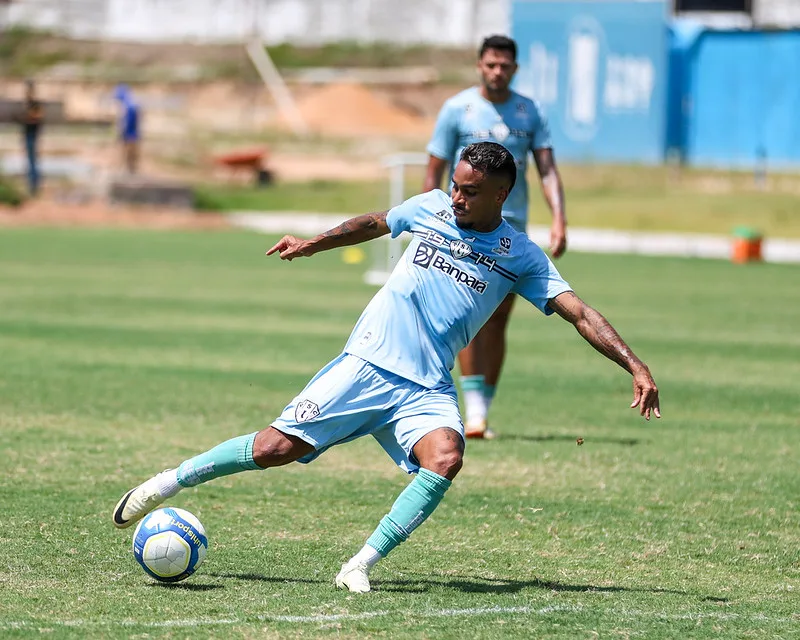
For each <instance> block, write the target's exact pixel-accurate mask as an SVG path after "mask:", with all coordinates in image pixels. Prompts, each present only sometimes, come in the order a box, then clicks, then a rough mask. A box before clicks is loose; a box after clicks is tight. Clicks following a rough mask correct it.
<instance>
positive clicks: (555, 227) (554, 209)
mask: <svg viewBox="0 0 800 640" xmlns="http://www.w3.org/2000/svg"><path fill="white" fill-rule="evenodd" d="M533 159H534V160H535V161H536V169H537V170H538V171H539V178H540V179H541V183H542V193H543V194H544V198H545V200H547V206H548V207H550V212H551V213H552V214H553V223H552V225H551V226H550V253H551V254H552V255H553V257H554V258H559V257H561V256H562V255H564V252H565V251H566V250H567V213H566V210H565V204H564V185H563V183H562V182H561V174H559V172H558V167H556V159H555V156H554V155H553V150H552V149H550V148H545V149H535V150H534V152H533Z"/></svg>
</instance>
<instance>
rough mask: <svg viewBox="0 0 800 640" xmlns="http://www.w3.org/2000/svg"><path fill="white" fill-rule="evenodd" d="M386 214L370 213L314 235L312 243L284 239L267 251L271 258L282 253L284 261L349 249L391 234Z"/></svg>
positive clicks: (286, 237) (293, 238)
mask: <svg viewBox="0 0 800 640" xmlns="http://www.w3.org/2000/svg"><path fill="white" fill-rule="evenodd" d="M387 213H388V212H387V211H382V212H380V213H367V214H364V215H363V216H357V217H355V218H350V219H349V220H345V221H344V222H343V223H342V224H340V225H339V226H338V227H334V228H333V229H331V230H330V231H326V232H325V233H321V234H319V235H318V236H314V237H313V238H311V239H309V240H303V239H301V238H297V237H295V236H283V238H281V239H280V240H279V241H278V243H277V244H276V245H275V246H274V247H272V248H271V249H270V250H269V251H267V255H268V256H271V255H272V254H273V253H275V252H276V251H277V252H279V254H280V257H281V260H292V259H293V258H300V257H309V256H313V255H314V254H315V253H319V252H320V251H327V250H328V249H336V248H337V247H347V246H349V245H351V244H359V243H361V242H366V241H367V240H372V239H374V238H380V237H381V236H385V235H386V234H387V233H389V225H387V224H386V214H387Z"/></svg>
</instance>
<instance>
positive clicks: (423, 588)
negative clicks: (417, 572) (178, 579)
mask: <svg viewBox="0 0 800 640" xmlns="http://www.w3.org/2000/svg"><path fill="white" fill-rule="evenodd" d="M206 575H210V576H211V577H213V578H225V579H232V580H245V581H254V582H274V583H299V584H302V583H305V584H329V583H330V584H332V583H333V580H332V579H331V580H319V579H310V578H286V577H281V576H265V575H261V574H258V573H212V574H206ZM372 583H373V586H374V587H375V588H377V589H379V590H380V591H387V592H397V593H426V592H428V591H431V590H433V589H452V590H454V591H461V592H463V593H519V592H520V591H523V590H525V589H547V590H548V591H563V592H575V593H665V594H672V595H678V596H688V595H690V594H688V593H687V592H686V591H678V590H674V589H660V588H658V587H654V588H646V587H641V588H640V587H613V586H612V587H598V586H596V585H592V584H564V583H562V582H555V581H553V580H540V579H539V578H534V579H533V580H508V579H503V578H483V577H481V576H454V577H452V578H450V577H447V578H431V577H429V576H420V578H419V579H407V580H380V579H378V580H372ZM187 586H189V585H187ZM701 600H703V601H711V602H727V600H726V599H725V598H717V597H714V596H705V597H703V598H701Z"/></svg>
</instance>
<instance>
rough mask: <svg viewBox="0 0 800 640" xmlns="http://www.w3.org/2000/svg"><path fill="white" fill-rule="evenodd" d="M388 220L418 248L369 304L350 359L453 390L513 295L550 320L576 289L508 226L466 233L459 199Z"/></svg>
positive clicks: (417, 200) (398, 210)
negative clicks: (475, 346) (470, 352)
mask: <svg viewBox="0 0 800 640" xmlns="http://www.w3.org/2000/svg"><path fill="white" fill-rule="evenodd" d="M386 222H387V224H388V225H389V228H390V229H391V232H392V237H397V236H398V235H399V234H400V233H402V232H403V231H408V232H411V233H412V234H413V239H412V241H411V244H410V245H409V246H408V248H407V249H406V251H405V253H404V254H403V256H402V258H401V259H400V262H399V263H398V264H397V266H396V267H395V269H394V271H393V272H392V274H391V276H390V277H389V280H388V281H387V283H386V284H385V285H384V286H383V288H381V290H380V291H378V293H377V294H376V295H375V297H374V298H373V299H372V301H371V302H370V303H369V305H367V308H366V309H365V310H364V313H362V314H361V317H360V318H359V320H358V323H357V324H356V326H355V328H354V329H353V333H352V334H351V335H350V339H349V340H348V342H347V345H346V346H345V353H349V354H352V355H355V356H358V357H359V358H362V359H363V360H366V361H367V362H370V363H372V364H373V365H375V366H377V367H380V368H382V369H385V370H386V371H390V372H392V373H395V374H397V375H399V376H402V377H403V378H405V379H407V380H411V381H413V382H416V383H417V384H419V385H421V386H423V387H426V388H429V389H433V388H436V387H438V386H441V385H442V384H445V385H448V384H452V377H451V375H450V370H451V369H452V368H453V365H454V362H455V357H456V354H457V353H458V352H459V351H461V349H463V348H464V347H465V346H466V345H467V344H468V343H469V342H470V341H471V340H472V338H473V337H474V336H475V334H476V333H477V332H478V330H479V329H480V328H481V326H483V324H484V323H485V322H486V321H487V320H488V319H489V317H490V316H491V315H492V313H493V312H494V310H495V309H496V308H497V307H498V306H499V305H500V303H501V302H502V301H503V299H504V298H505V297H506V296H507V295H508V294H509V293H518V294H519V295H521V296H522V297H523V298H525V299H526V300H528V301H530V302H531V303H533V304H534V305H535V306H536V307H537V308H538V309H539V310H540V311H542V312H543V313H545V314H547V315H549V314H550V313H552V310H551V309H550V308H549V307H548V306H547V302H548V300H550V299H552V298H554V297H556V296H557V295H558V294H560V293H563V292H565V291H570V290H571V289H570V286H569V285H568V284H567V283H566V282H565V281H564V280H563V279H562V278H561V275H560V274H559V273H558V271H557V270H556V268H555V266H554V265H553V263H552V262H551V261H550V259H549V258H548V257H547V256H546V255H545V254H544V252H543V251H542V250H541V249H540V248H539V247H538V246H536V245H535V244H534V243H533V242H531V240H530V239H529V238H528V236H527V235H526V234H524V233H520V232H518V231H516V230H515V229H514V228H513V227H512V226H511V225H509V224H508V222H506V221H503V222H502V223H501V224H500V226H499V227H498V228H497V229H495V230H494V231H492V232H490V233H477V232H475V231H473V230H464V229H460V228H459V227H458V226H457V225H456V221H455V215H454V214H453V206H452V200H451V199H450V196H448V195H447V194H445V193H444V192H442V191H440V190H438V189H435V190H433V191H430V192H428V193H425V194H422V195H418V196H415V197H413V198H410V199H409V200H406V201H405V202H404V203H403V204H401V205H399V206H397V207H395V208H393V209H392V210H391V211H390V212H389V214H388V216H387V218H386Z"/></svg>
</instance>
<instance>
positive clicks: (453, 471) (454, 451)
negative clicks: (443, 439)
mask: <svg viewBox="0 0 800 640" xmlns="http://www.w3.org/2000/svg"><path fill="white" fill-rule="evenodd" d="M463 464H464V456H463V453H462V452H461V450H460V448H457V447H450V448H439V449H436V450H435V451H433V452H432V453H431V455H429V456H428V459H427V460H426V461H425V464H424V465H423V466H424V467H425V468H426V469H428V470H429V471H433V472H434V473H438V474H439V475H440V476H442V477H444V478H447V479H448V480H452V479H453V478H455V477H456V475H457V474H458V472H459V471H461V466H462V465H463Z"/></svg>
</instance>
